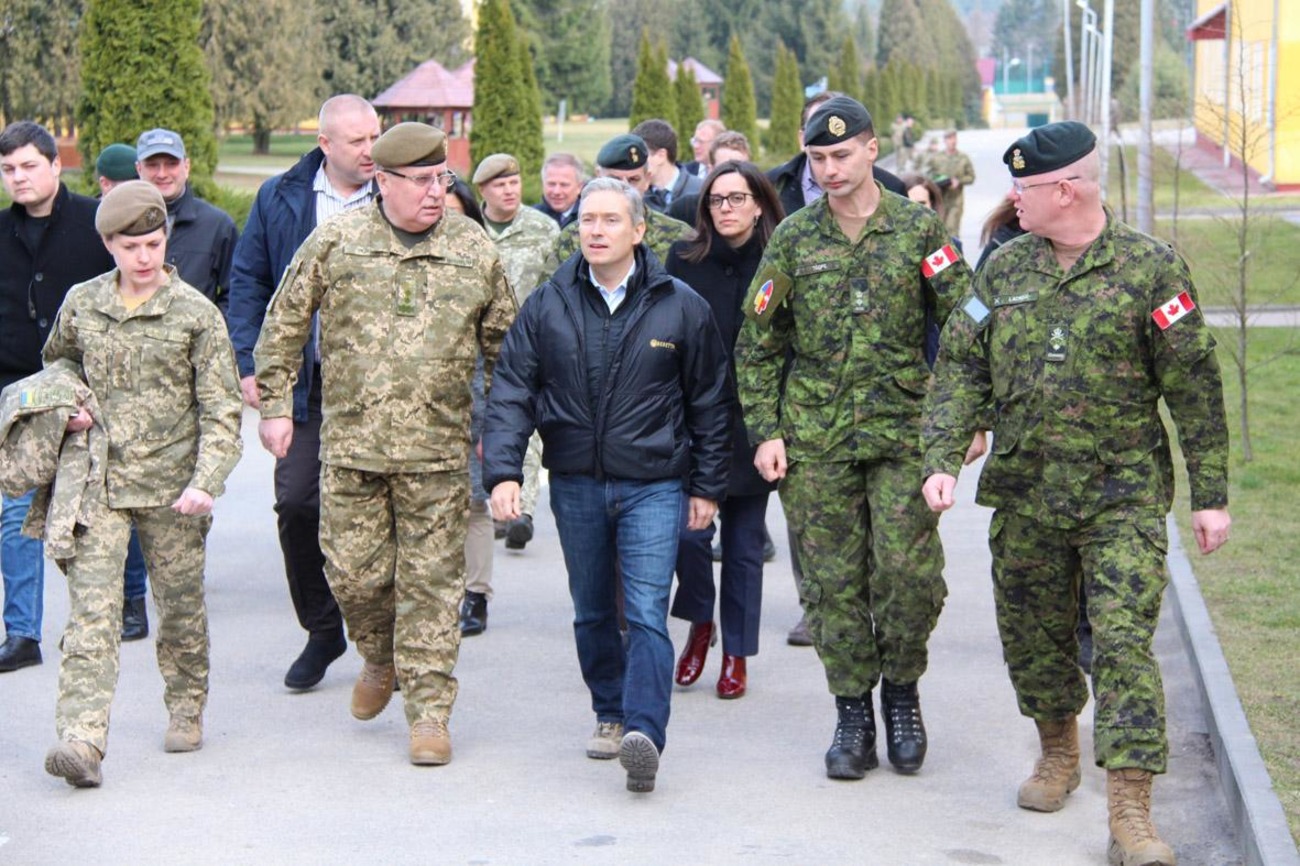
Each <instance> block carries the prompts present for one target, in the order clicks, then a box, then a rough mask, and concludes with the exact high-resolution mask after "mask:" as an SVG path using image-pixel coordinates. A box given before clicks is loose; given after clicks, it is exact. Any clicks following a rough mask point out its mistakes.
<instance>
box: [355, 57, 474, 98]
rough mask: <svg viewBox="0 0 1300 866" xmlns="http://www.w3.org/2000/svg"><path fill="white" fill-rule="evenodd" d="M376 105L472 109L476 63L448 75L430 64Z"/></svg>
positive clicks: (385, 95) (382, 94) (415, 72)
mask: <svg viewBox="0 0 1300 866" xmlns="http://www.w3.org/2000/svg"><path fill="white" fill-rule="evenodd" d="M373 101H374V105H375V107H376V108H472V107H473V106H474V61H473V60H471V61H469V62H468V63H466V64H465V65H464V66H461V67H460V68H459V69H456V70H454V71H452V72H448V71H447V69H446V68H445V67H444V66H443V65H442V64H441V63H439V62H438V61H436V60H426V61H424V62H423V63H421V64H420V65H419V66H417V67H415V69H414V70H413V71H412V72H411V73H410V74H408V75H407V76H406V77H404V78H402V79H401V80H399V81H398V82H397V83H396V84H394V85H393V86H392V87H390V88H388V89H387V90H385V91H384V92H383V93H381V94H379V95H378V96H376V97H375V98H374V100H373Z"/></svg>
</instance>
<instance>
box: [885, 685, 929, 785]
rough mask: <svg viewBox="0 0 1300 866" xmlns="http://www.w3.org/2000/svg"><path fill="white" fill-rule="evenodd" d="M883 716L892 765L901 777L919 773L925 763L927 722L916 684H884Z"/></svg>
mask: <svg viewBox="0 0 1300 866" xmlns="http://www.w3.org/2000/svg"><path fill="white" fill-rule="evenodd" d="M880 714H881V715H882V716H884V717H885V738H886V740H887V741H888V742H887V744H886V745H887V749H888V752H889V763H891V764H893V765H894V769H895V770H897V771H898V772H900V773H915V772H916V771H917V770H919V769H921V764H922V763H924V762H925V722H923V721H922V720H921V699H920V697H919V696H918V695H917V693H916V683H914V682H912V683H907V684H906V685H899V684H898V683H891V682H890V681H889V680H886V679H881V681H880Z"/></svg>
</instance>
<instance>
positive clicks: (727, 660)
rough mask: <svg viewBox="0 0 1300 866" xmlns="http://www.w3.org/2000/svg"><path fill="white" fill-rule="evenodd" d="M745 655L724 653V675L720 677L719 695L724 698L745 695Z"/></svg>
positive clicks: (728, 698)
mask: <svg viewBox="0 0 1300 866" xmlns="http://www.w3.org/2000/svg"><path fill="white" fill-rule="evenodd" d="M745 685H746V675H745V657H744V656H732V655H727V654H726V653H723V654H722V675H721V676H719V677H718V697H720V698H722V699H724V700H730V699H731V698H742V697H744V696H745Z"/></svg>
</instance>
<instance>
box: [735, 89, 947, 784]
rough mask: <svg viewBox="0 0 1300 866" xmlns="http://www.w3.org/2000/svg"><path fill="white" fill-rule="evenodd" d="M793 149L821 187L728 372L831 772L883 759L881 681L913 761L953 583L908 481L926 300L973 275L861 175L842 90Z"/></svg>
mask: <svg viewBox="0 0 1300 866" xmlns="http://www.w3.org/2000/svg"><path fill="white" fill-rule="evenodd" d="M805 144H806V145H807V148H806V149H807V152H808V155H809V159H810V160H811V164H812V166H813V171H814V174H815V176H816V178H817V180H818V183H819V184H820V185H821V187H822V189H823V190H825V192H826V195H824V196H823V197H822V198H820V199H818V200H816V201H814V202H813V203H812V204H810V205H808V206H807V207H806V208H804V209H803V210H801V211H798V212H797V213H795V214H793V215H791V216H789V217H787V218H786V220H785V221H784V222H783V223H781V225H780V226H779V227H778V228H777V230H776V233H775V234H774V235H773V236H772V240H771V241H770V242H769V244H768V246H767V250H766V253H765V254H764V257H763V262H762V264H761V265H760V266H759V271H758V276H757V277H755V279H754V283H753V288H752V291H753V300H752V301H751V302H749V303H748V304H747V305H746V309H745V313H746V315H747V316H748V317H749V318H750V321H749V322H747V323H746V324H745V326H744V327H743V328H742V329H741V333H740V338H739V341H738V343H737V345H736V375H737V379H738V385H739V391H740V400H741V404H742V405H743V406H744V410H745V421H746V424H747V425H748V427H749V436H750V439H751V441H753V442H754V443H756V444H757V443H761V444H759V449H758V453H757V456H756V458H755V464H756V465H757V466H758V469H759V472H761V473H762V474H763V476H764V477H765V478H766V479H767V480H769V481H774V480H777V479H781V487H780V490H781V499H782V501H783V503H784V504H785V508H786V515H787V517H788V518H789V520H790V523H791V525H792V526H793V528H794V533H795V538H796V540H797V543H798V550H799V557H800V562H801V564H802V566H803V573H804V580H803V583H802V585H801V586H800V592H799V594H800V600H801V601H802V603H803V606H804V611H805V613H806V616H807V620H808V625H809V630H810V632H811V633H812V637H813V643H814V646H815V647H816V648H817V652H818V654H819V655H820V657H821V659H822V663H823V665H824V667H825V669H826V680H827V684H828V686H829V688H830V691H831V693H832V694H833V695H835V702H836V707H837V710H838V713H839V724H838V726H837V727H836V731H835V738H834V742H833V744H832V746H831V748H830V750H829V751H828V752H827V753H826V772H827V775H828V776H830V777H831V778H835V779H861V778H862V777H863V776H864V775H865V774H866V771H867V770H869V769H871V768H872V767H875V766H876V765H877V759H876V744H875V733H876V732H875V716H874V710H873V707H872V702H871V691H872V689H873V688H874V687H875V685H876V681H877V680H878V679H883V682H882V687H881V702H882V715H883V716H884V719H885V726H886V734H887V737H888V752H889V759H890V761H891V763H893V765H894V766H895V768H896V769H898V770H899V771H900V772H915V771H916V770H918V769H919V768H920V767H921V763H922V761H923V760H924V758H925V747H926V740H925V729H924V727H923V724H922V720H921V710H920V703H919V698H918V696H917V689H916V682H917V680H918V679H919V678H920V676H921V674H923V673H924V672H925V669H926V662H927V655H926V642H927V640H928V638H929V635H930V632H931V630H932V629H933V628H934V626H935V623H936V622H937V621H938V617H939V611H940V610H941V608H942V606H943V599H944V596H945V595H946V594H947V588H946V586H945V584H944V581H943V574H942V572H943V549H942V547H941V546H940V543H939V537H938V534H937V520H936V519H935V518H934V516H933V515H932V514H929V513H927V509H926V507H925V502H924V501H923V500H922V499H921V497H920V495H919V491H917V489H916V479H917V478H918V477H919V474H920V470H921V412H922V403H923V400H924V397H925V393H926V391H927V389H928V387H929V381H930V375H929V369H928V368H927V367H926V363H925V358H924V355H923V352H922V347H923V345H924V342H925V340H924V333H925V318H926V312H925V311H926V304H927V302H929V303H931V304H933V306H934V308H935V309H936V310H937V312H938V315H939V316H940V317H943V316H946V315H947V314H948V311H949V310H951V309H952V306H953V303H954V302H955V301H956V299H957V298H959V297H960V296H961V295H962V294H964V293H965V292H966V290H967V287H968V285H969V280H970V271H969V269H968V268H967V267H966V265H965V263H964V262H963V261H962V260H961V259H960V257H958V256H957V254H956V253H955V252H954V251H953V250H952V248H951V246H949V237H948V232H947V230H946V229H945V228H944V226H943V223H941V222H940V221H939V218H938V217H937V216H936V215H935V214H934V212H933V211H930V210H929V209H928V208H924V207H921V206H919V205H917V204H915V203H914V202H911V201H909V200H907V199H905V198H902V197H901V196H895V195H886V194H885V193H884V188H883V187H882V186H881V185H880V184H879V183H877V182H875V181H873V180H872V174H871V168H872V163H873V162H874V160H875V157H876V153H877V141H876V137H875V133H874V131H873V129H872V125H871V116H870V115H869V114H868V113H867V110H866V109H865V108H864V107H863V106H862V104H861V103H859V102H857V101H856V100H853V99H850V98H847V97H836V98H833V99H831V100H829V101H827V102H826V103H824V104H823V105H822V106H821V107H820V108H818V109H817V112H816V113H815V114H814V115H813V117H812V118H811V119H810V120H809V123H808V127H807V130H806V138H805Z"/></svg>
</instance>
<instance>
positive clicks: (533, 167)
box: [476, 32, 546, 178]
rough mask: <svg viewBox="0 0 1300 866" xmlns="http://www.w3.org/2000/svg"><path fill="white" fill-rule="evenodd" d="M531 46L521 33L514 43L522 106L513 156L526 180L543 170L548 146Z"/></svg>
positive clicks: (516, 110) (517, 122)
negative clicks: (543, 136)
mask: <svg viewBox="0 0 1300 866" xmlns="http://www.w3.org/2000/svg"><path fill="white" fill-rule="evenodd" d="M528 45H529V40H528V34H526V33H523V32H520V33H519V36H518V39H517V41H516V42H515V58H516V63H518V68H519V83H518V85H517V89H518V92H519V104H518V105H517V106H516V108H515V115H516V119H515V123H516V136H515V137H516V141H517V142H518V143H517V144H516V145H515V149H514V150H512V151H510V153H511V155H513V156H514V158H515V159H517V160H519V167H520V169H521V170H522V172H523V175H524V177H527V178H531V177H534V176H536V175H537V174H538V173H539V172H541V170H542V160H543V159H545V158H546V145H545V142H544V141H543V139H542V93H541V90H540V89H539V88H538V86H537V76H536V75H534V74H533V55H532V53H531V52H530V51H529V50H528ZM476 78H477V76H476ZM476 89H477V84H476ZM476 101H477V98H476Z"/></svg>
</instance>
